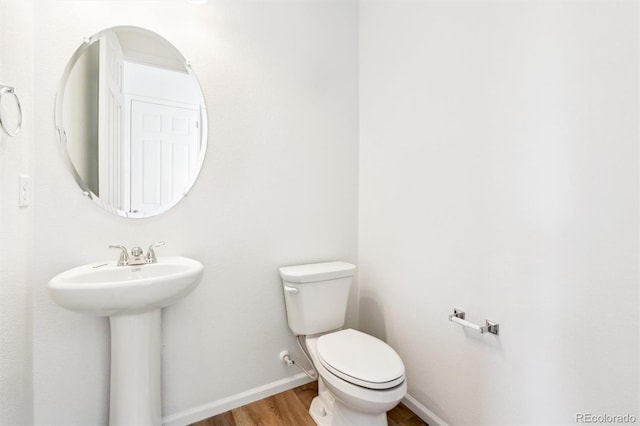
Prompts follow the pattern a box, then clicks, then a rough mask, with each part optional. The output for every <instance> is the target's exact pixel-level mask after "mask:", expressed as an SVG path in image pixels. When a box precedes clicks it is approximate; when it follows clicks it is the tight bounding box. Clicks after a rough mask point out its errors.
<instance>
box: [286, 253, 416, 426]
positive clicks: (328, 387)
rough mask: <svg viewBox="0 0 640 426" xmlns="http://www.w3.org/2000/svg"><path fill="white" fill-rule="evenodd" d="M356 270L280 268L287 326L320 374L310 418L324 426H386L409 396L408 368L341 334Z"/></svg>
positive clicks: (382, 347) (366, 341) (371, 342)
mask: <svg viewBox="0 0 640 426" xmlns="http://www.w3.org/2000/svg"><path fill="white" fill-rule="evenodd" d="M354 271H355V265H352V264H350V263H347V262H326V263H315V264H309V265H300V266H288V267H283V268H280V276H281V277H282V284H283V290H284V297H285V305H286V308H287V322H288V325H289V328H290V329H291V331H293V333H294V334H295V335H296V336H304V346H305V349H306V351H307V352H308V354H309V356H310V358H311V359H310V360H311V362H312V363H313V366H314V368H315V369H316V371H317V372H318V396H317V397H315V398H314V399H313V401H312V403H311V408H310V409H309V413H310V414H311V417H312V418H313V420H314V421H315V422H316V423H317V424H318V425H321V426H325V425H326V426H333V425H340V426H347V425H362V426H384V425H387V411H388V410H390V409H392V408H393V407H395V406H396V405H397V404H398V403H399V402H400V400H401V399H402V398H403V397H404V396H405V394H406V392H407V383H406V380H405V374H404V364H403V363H402V360H401V359H400V357H399V356H398V354H397V353H396V352H395V351H394V350H393V349H392V348H391V347H390V346H389V345H387V344H386V343H385V342H383V341H382V340H379V339H377V338H375V337H373V336H370V335H368V334H366V333H363V332H360V331H357V330H353V329H342V327H343V326H344V320H345V314H346V308H347V300H348V296H349V288H350V286H351V281H352V276H353V273H354Z"/></svg>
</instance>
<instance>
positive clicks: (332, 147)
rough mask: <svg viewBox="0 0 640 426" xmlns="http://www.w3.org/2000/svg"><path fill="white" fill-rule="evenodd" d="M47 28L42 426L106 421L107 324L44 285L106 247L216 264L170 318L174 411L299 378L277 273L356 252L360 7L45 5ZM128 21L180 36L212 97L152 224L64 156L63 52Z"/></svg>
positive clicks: (39, 79)
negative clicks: (91, 186)
mask: <svg viewBox="0 0 640 426" xmlns="http://www.w3.org/2000/svg"><path fill="white" fill-rule="evenodd" d="M35 22H36V32H35V43H36V44H35V45H36V52H37V56H36V63H35V93H36V110H35V113H36V116H37V117H39V119H38V122H37V123H36V124H35V127H36V141H37V147H36V153H35V155H36V169H37V172H38V178H37V182H36V196H37V203H36V218H35V231H34V232H35V238H34V246H35V253H34V261H35V263H36V264H37V268H36V270H35V272H34V280H33V285H34V290H33V293H34V388H35V394H34V399H35V404H34V405H35V423H36V424H65V425H73V424H77V425H80V424H85V425H86V424H104V423H106V421H107V407H108V405H107V404H108V386H109V381H108V370H109V364H108V363H109V355H108V346H109V337H108V325H107V320H106V319H102V318H90V317H85V316H82V315H78V314H74V313H71V312H67V311H65V310H64V309H62V308H60V307H58V306H57V305H55V304H54V303H53V302H52V301H51V299H50V298H49V296H48V294H47V291H46V283H47V281H48V280H49V278H51V277H52V276H53V275H54V274H56V273H58V272H60V271H63V270H65V269H67V268H70V267H72V266H75V265H80V264H83V263H87V262H91V261H96V260H100V259H113V260H115V259H116V258H117V256H118V253H117V252H116V251H113V250H109V249H107V245H108V244H110V243H122V244H124V245H126V246H129V247H131V246H133V245H146V244H150V243H152V242H155V241H159V240H164V241H166V242H167V245H166V246H165V247H163V248H162V249H160V250H158V252H157V253H158V255H170V254H180V255H184V256H190V257H193V258H195V259H198V260H200V261H201V262H202V263H203V264H204V265H205V275H204V280H203V282H202V284H200V286H199V288H197V289H196V290H195V291H194V293H192V294H191V295H189V296H188V297H186V298H185V299H184V300H182V301H180V302H179V303H177V304H176V305H174V306H172V307H169V308H168V309H166V310H165V311H164V314H163V321H164V329H163V339H164V340H163V354H162V355H163V375H164V376H163V389H162V390H163V405H164V406H163V414H164V415H165V416H168V415H175V414H178V413H181V412H182V411H183V410H188V409H191V408H193V407H196V406H199V405H201V404H206V403H210V402H215V401H218V400H220V399H222V398H225V397H229V396H233V395H234V394H237V393H239V392H243V391H247V390H250V389H252V388H255V387H258V386H261V385H265V384H268V383H271V382H274V381H277V380H279V379H282V378H286V377H291V376H294V375H297V374H298V373H299V371H298V370H297V369H293V368H288V367H286V366H284V365H282V364H281V363H280V362H279V360H278V353H279V351H280V350H282V349H284V348H287V349H289V350H291V351H292V352H294V353H296V354H298V352H297V351H296V350H295V345H294V339H293V337H292V335H291V333H290V332H289V330H288V328H287V325H286V317H285V311H284V305H283V297H282V290H281V284H280V280H279V276H278V272H277V268H278V267H279V266H281V265H288V264H297V263H301V262H313V261H324V260H331V259H344V260H347V261H352V262H355V261H356V260H357V259H356V257H357V163H358V158H357V144H358V139H357V120H358V117H357V107H358V104H357V77H358V76H357V66H358V63H357V48H358V44H357V36H358V35H357V5H356V3H355V2H352V1H322V2H315V1H309V2H306V1H302V2H289V1H282V2H280V1H269V2H262V1H256V2H250V1H237V0H233V1H231V0H229V1H212V2H210V3H209V4H208V5H207V6H203V7H197V6H193V5H190V4H188V3H186V2H184V1H178V0H176V1H157V2H149V1H117V0H114V1H108V2H105V1H86V0H85V1H45V0H40V1H38V2H37V5H36V8H35ZM116 25H136V26H141V27H145V28H148V29H150V30H152V31H155V32H157V33H158V34H160V35H162V36H163V37H165V38H167V39H168V40H169V41H171V42H172V43H174V44H175V46H176V47H177V48H178V49H180V50H181V51H182V52H183V54H184V55H185V57H186V58H187V59H189V60H190V61H191V63H192V65H193V68H194V70H195V72H196V74H197V75H198V77H199V79H200V81H201V83H202V86H203V88H204V93H205V98H206V101H207V107H208V112H209V119H210V122H209V129H210V140H209V148H208V152H207V158H206V160H205V164H204V168H203V171H202V174H201V175H200V178H199V180H198V181H197V182H196V184H195V186H194V187H193V189H192V190H191V192H190V194H189V197H188V198H186V199H185V200H184V201H182V202H181V203H180V204H179V205H177V206H176V207H174V208H173V209H172V210H170V211H169V212H168V213H166V214H163V215H162V216H159V217H156V218H150V219H140V220H126V219H123V218H120V217H117V216H114V215H111V214H109V213H107V212H105V211H102V210H100V209H99V208H98V207H97V206H96V205H94V204H93V203H92V202H90V201H89V200H87V199H86V198H83V196H82V195H81V191H80V190H79V189H78V188H77V187H76V185H75V183H74V181H73V179H72V177H71V175H70V174H69V173H68V172H67V171H66V170H65V169H64V168H63V166H62V162H61V161H59V153H58V152H57V144H56V140H55V132H54V125H53V105H54V103H53V102H54V96H55V90H56V87H57V84H58V79H59V78H60V76H61V74H62V72H63V70H64V67H65V65H66V62H67V59H68V58H69V57H70V55H71V54H72V53H73V52H74V51H75V49H76V48H77V47H78V46H79V45H80V43H81V42H82V39H83V37H85V36H90V35H92V34H94V33H96V32H98V31H100V30H103V29H104V28H106V27H110V26H116ZM354 296H355V294H354ZM354 302H355V297H354ZM354 304H355V303H354ZM354 304H352V307H351V310H350V314H349V320H350V323H352V324H353V322H354V321H355V319H356V318H357V312H356V310H355V306H353V305H354ZM298 356H299V355H298Z"/></svg>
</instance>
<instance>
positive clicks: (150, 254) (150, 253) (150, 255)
mask: <svg viewBox="0 0 640 426" xmlns="http://www.w3.org/2000/svg"><path fill="white" fill-rule="evenodd" d="M163 245H164V241H159V242H157V243H155V244H151V245H150V246H149V250H147V256H146V258H147V263H156V262H158V258H157V257H156V252H155V251H154V250H153V249H154V248H156V247H162V246H163Z"/></svg>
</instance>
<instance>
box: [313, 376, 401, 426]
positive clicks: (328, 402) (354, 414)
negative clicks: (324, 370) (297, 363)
mask: <svg viewBox="0 0 640 426" xmlns="http://www.w3.org/2000/svg"><path fill="white" fill-rule="evenodd" d="M309 414H310V415H311V418H312V419H313V421H314V422H316V424H317V425H318V426H388V423H387V413H386V412H383V413H379V414H371V413H363V412H360V411H355V410H353V409H352V408H350V407H347V406H346V405H344V404H343V403H342V402H340V401H339V400H337V399H336V398H335V397H334V396H333V394H332V393H331V392H330V391H329V390H328V389H327V386H326V385H325V384H324V381H323V380H322V377H320V378H319V379H318V396H316V397H315V398H313V401H311V407H310V408H309Z"/></svg>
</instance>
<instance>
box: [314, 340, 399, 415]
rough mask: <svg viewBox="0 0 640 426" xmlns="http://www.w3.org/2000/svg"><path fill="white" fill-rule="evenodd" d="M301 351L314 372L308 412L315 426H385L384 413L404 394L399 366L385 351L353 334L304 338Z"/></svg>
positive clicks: (390, 351) (379, 343)
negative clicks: (315, 384)
mask: <svg viewBox="0 0 640 426" xmlns="http://www.w3.org/2000/svg"><path fill="white" fill-rule="evenodd" d="M334 337H339V339H331V338H334ZM331 340H333V341H331ZM347 341H349V342H350V343H347V345H340V343H342V342H347ZM363 341H364V342H366V343H365V344H364V345H362V344H361V343H362V342H363ZM327 343H329V344H327ZM323 344H324V345H323ZM332 345H335V347H333V346H332ZM306 346H307V349H308V351H309V355H311V359H312V361H313V364H314V367H315V369H316V371H317V372H318V396H317V397H315V398H314V399H313V402H312V403H311V408H310V410H309V413H310V414H311V417H312V418H313V420H314V421H315V422H316V424H318V425H322V426H325V425H327V426H328V425H363V426H364V425H367V426H369V425H370V426H377V425H387V411H389V410H391V409H392V408H393V407H395V406H396V405H398V403H399V402H400V400H401V399H402V398H403V397H404V396H405V394H406V393H407V383H406V380H405V378H404V365H403V364H402V361H401V360H400V357H399V356H398V355H397V354H396V353H395V351H393V349H391V347H390V346H388V345H387V344H386V343H384V342H383V341H381V340H378V339H376V338H374V337H372V336H369V335H367V334H365V333H361V332H359V331H356V330H352V329H346V330H341V331H336V332H333V333H328V334H323V335H321V336H314V337H311V338H308V339H306ZM319 346H320V348H319ZM390 355H393V356H390ZM394 356H395V357H394ZM367 361H368V362H367ZM393 376H395V377H393Z"/></svg>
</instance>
